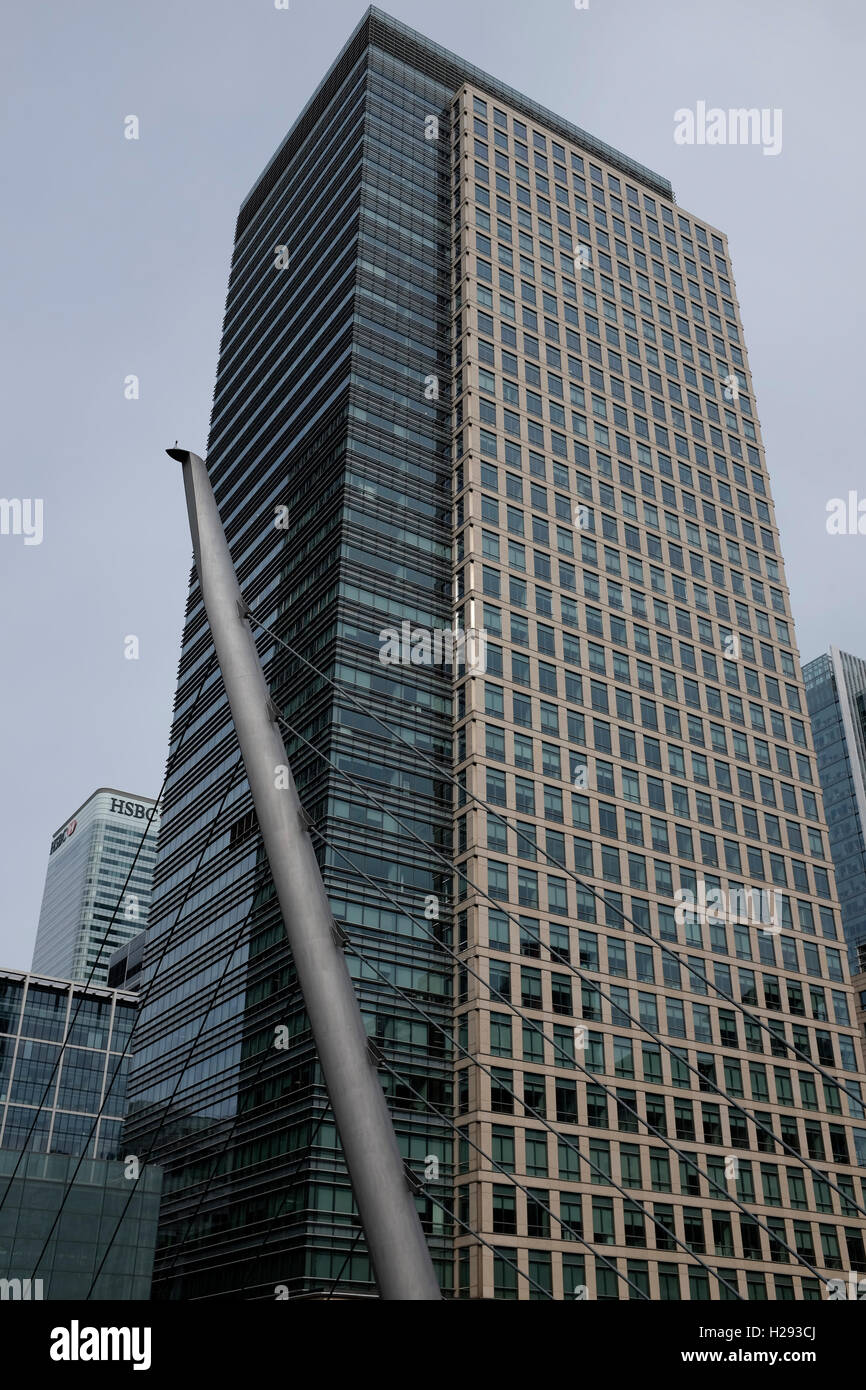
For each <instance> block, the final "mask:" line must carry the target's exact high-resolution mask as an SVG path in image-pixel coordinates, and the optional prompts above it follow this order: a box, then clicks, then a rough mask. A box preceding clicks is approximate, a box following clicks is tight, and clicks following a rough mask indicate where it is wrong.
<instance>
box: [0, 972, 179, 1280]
mask: <svg viewBox="0 0 866 1390" xmlns="http://www.w3.org/2000/svg"><path fill="white" fill-rule="evenodd" d="M135 1011H136V1000H135V996H134V995H132V994H129V993H122V992H120V991H118V990H109V989H99V988H87V989H85V988H83V987H82V986H80V985H75V984H73V983H71V982H70V981H68V980H55V979H49V978H47V977H41V976H37V975H31V974H25V973H22V972H21V971H14V970H2V971H0V1270H2V1273H3V1277H4V1281H5V1282H3V1283H2V1293H0V1297H2V1298H4V1299H31V1300H32V1299H39V1298H45V1299H63V1298H69V1299H82V1300H83V1299H85V1298H87V1297H88V1296H91V1297H94V1298H103V1299H105V1298H110V1299H146V1298H148V1297H149V1296H150V1276H151V1272H152V1268H153V1255H154V1248H155V1243H156V1230H157V1218H158V1214H159V1195H160V1190H161V1186H162V1173H161V1170H160V1169H159V1168H158V1167H157V1166H156V1165H155V1164H154V1165H150V1166H145V1167H143V1168H142V1170H141V1172H140V1175H139V1177H138V1180H137V1182H136V1184H135V1190H134V1192H133V1194H132V1198H131V1200H129V1201H128V1199H129V1196H130V1179H131V1174H130V1170H129V1168H128V1165H127V1164H126V1163H125V1162H124V1161H123V1160H124V1159H125V1158H127V1157H128V1156H127V1155H125V1154H124V1153H123V1151H122V1149H121V1130H122V1123H123V1114H124V1108H125V1103H126V1082H127V1066H128V1063H127V1058H126V1057H125V1056H124V1052H125V1050H126V1049H127V1045H128V1042H129V1037H130V1033H131V1030H132V1026H133V1022H134V1019H135ZM100 1111H101V1113H100ZM22 1149H26V1150H27V1152H26V1153H25V1154H24V1155H22V1153H21V1150H22ZM82 1158H83V1160H84V1161H83V1162H81V1163H79V1159H82ZM121 1218H122V1219H121ZM119 1220H120V1224H119V1225H118V1221H119ZM52 1228H53V1229H52ZM46 1242H48V1243H47V1244H46ZM109 1242H110V1243H111V1249H110V1250H109V1249H108V1246H109ZM43 1252H44V1253H43ZM103 1257H104V1264H103ZM97 1274H98V1276H99V1277H98V1279H96V1282H95V1283H94V1282H93V1281H94V1278H95V1276H97ZM36 1280H38V1281H39V1282H38V1283H37V1282H35V1281H36ZM28 1281H30V1283H28ZM91 1284H93V1288H92V1293H91Z"/></svg>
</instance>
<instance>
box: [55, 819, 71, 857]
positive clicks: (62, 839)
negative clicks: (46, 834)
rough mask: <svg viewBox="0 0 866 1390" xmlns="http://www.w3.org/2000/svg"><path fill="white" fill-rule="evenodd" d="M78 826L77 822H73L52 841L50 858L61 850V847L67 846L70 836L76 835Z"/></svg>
mask: <svg viewBox="0 0 866 1390" xmlns="http://www.w3.org/2000/svg"><path fill="white" fill-rule="evenodd" d="M77 825H78V821H77V820H71V821H70V822H69V824H68V825H67V826H66V827H65V829H63V830H61V831H60V832H59V833H58V834H57V835H55V836H54V839H53V840H52V841H51V849H50V850H49V851H48V853H49V856H50V855H52V854H53V853H54V851H55V850H56V849H59V848H60V846H61V845H65V844H66V841H67V840H68V839H69V837H70V835H74V834H75V829H76V826H77Z"/></svg>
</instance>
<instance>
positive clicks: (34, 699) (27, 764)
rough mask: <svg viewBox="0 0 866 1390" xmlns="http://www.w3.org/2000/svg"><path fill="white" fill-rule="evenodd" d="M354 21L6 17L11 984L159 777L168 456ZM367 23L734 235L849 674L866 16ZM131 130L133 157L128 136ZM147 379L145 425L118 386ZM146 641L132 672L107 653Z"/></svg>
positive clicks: (790, 13)
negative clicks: (105, 836)
mask: <svg viewBox="0 0 866 1390" xmlns="http://www.w3.org/2000/svg"><path fill="white" fill-rule="evenodd" d="M364 8H365V7H364V5H363V4H361V3H360V0H328V2H327V4H317V3H313V0H291V8H290V10H289V11H283V10H277V9H276V8H275V5H274V0H147V3H140V4H123V5H120V4H118V3H117V0H83V2H82V3H80V4H76V5H68V4H61V3H59V0H42V2H41V3H40V4H38V5H32V4H26V3H23V0H18V3H17V4H10V5H8V6H7V7H6V9H5V16H4V25H3V27H4V29H5V31H6V32H5V34H4V43H3V56H2V66H0V78H2V90H3V93H4V96H5V119H4V125H3V135H2V169H3V175H4V184H5V189H4V194H5V196H4V198H3V206H2V213H0V218H2V244H3V250H4V256H3V260H4V269H5V271H6V275H5V276H4V281H5V283H4V290H3V294H4V300H5V302H4V304H3V321H4V324H5V334H4V340H3V360H2V387H3V392H4V396H5V399H4V400H3V406H2V419H3V434H4V439H3V452H2V470H0V496H2V497H5V498H41V499H43V500H44V539H43V542H42V544H41V545H31V546H26V545H25V544H24V538H23V537H22V536H11V535H7V536H0V642H2V648H0V650H2V661H3V668H2V669H3V679H2V685H0V716H2V718H0V730H2V739H3V744H2V748H3V755H2V772H3V777H2V783H0V785H2V796H0V884H2V901H3V911H2V914H0V965H5V966H14V967H19V968H26V967H27V966H29V964H30V957H31V951H32V944H33V937H34V934H35V930H36V921H37V917H38V912H39V903H40V899H41V894H42V885H43V879H44V873H45V865H46V860H47V853H48V844H49V838H50V835H51V832H52V831H53V830H54V829H55V828H56V827H57V825H58V824H59V823H60V822H61V821H62V820H63V819H64V817H65V816H67V815H68V814H69V813H70V812H71V811H73V810H74V809H75V808H76V807H77V806H78V805H79V804H80V803H81V802H82V801H83V800H84V799H85V798H86V797H87V796H88V795H89V794H90V793H91V792H92V791H93V790H94V788H95V787H97V786H100V785H112V786H118V787H121V788H124V789H129V790H132V791H137V792H142V793H147V794H155V793H156V791H157V790H158V788H159V785H160V783H161V780H162V775H163V770H164V761H165V752H166V739H167V733H168V726H169V718H170V711H171V702H172V698H173V692H174V680H175V671H176V665H177V660H178V655H179V637H180V631H181V623H182V618H183V611H184V603H185V598H186V587H187V575H188V571H189V564H190V545H189V536H188V532H187V523H186V513H185V508H184V503H183V496H182V488H181V481H180V476H179V472H178V469H177V466H176V465H174V464H172V463H171V462H170V461H169V460H168V459H167V458H166V457H165V455H164V453H163V449H164V447H165V446H166V444H170V443H172V442H173V441H174V440H175V438H178V439H180V441H181V443H183V444H186V445H188V446H189V447H191V448H194V449H198V450H200V451H203V450H204V447H205V442H206V435H207V424H208V416H209V410H210V402H211V395H212V390H213V380H214V374H215V370H216V359H217V348H218V342H219V332H220V324H221V317H222V310H223V304H224V301H225V293H226V286H227V279H228V268H229V259H230V255H231V249H232V238H233V232H234V222H235V217H236V214H237V210H238V206H239V203H240V201H241V199H242V198H243V196H244V195H245V194H246V192H247V191H248V189H249V188H250V186H251V185H252V184H253V182H254V181H255V179H256V177H257V175H258V173H259V172H260V170H261V169H262V168H263V167H264V165H265V164H266V163H267V161H268V159H269V158H270V156H271V154H272V153H273V151H274V149H275V148H276V146H277V145H278V143H279V142H280V141H281V139H282V138H283V136H284V135H285V133H286V131H287V130H288V129H289V127H290V126H291V124H292V122H293V120H294V119H295V117H296V115H297V114H298V112H299V110H300V109H301V108H302V106H303V105H304V103H305V102H306V101H307V99H308V97H309V96H310V94H311V93H312V91H313V89H314V87H315V85H316V83H317V82H318V80H319V78H320V77H321V76H322V75H323V74H324V73H325V71H326V70H327V68H328V67H329V66H330V64H331V62H332V60H333V59H334V58H335V57H336V54H337V52H338V51H339V49H340V48H341V47H342V45H343V43H344V42H345V40H346V39H347V38H348V35H349V33H350V32H351V30H352V29H353V28H354V27H355V24H356V23H357V22H358V20H359V19H360V17H361V15H362V13H363V11H364ZM382 8H385V9H390V11H391V12H392V13H393V14H395V15H397V16H398V17H399V18H401V19H403V20H405V21H406V22H407V23H408V24H411V25H412V26H413V27H415V28H417V29H420V30H421V31H422V32H423V33H425V34H427V35H429V36H430V37H431V38H433V39H435V40H437V41H438V42H440V43H442V44H443V45H445V46H446V47H448V48H451V49H453V50H455V51H457V52H459V53H460V54H461V55H463V56H465V57H466V58H468V59H470V60H471V61H473V62H474V63H476V64H478V66H480V67H481V68H483V69H485V70H487V71H489V72H491V73H494V74H495V75H496V76H498V77H500V78H502V79H503V80H505V81H507V82H508V83H510V84H511V85H512V86H514V87H516V88H517V89H518V90H520V91H523V92H525V93H526V94H527V95H529V96H530V97H533V98H535V99H536V100H538V101H540V102H542V103H543V104H544V105H546V106H548V107H550V108H551V109H553V110H554V111H556V112H558V113H560V114H562V115H563V116H565V117H567V118H568V119H570V120H572V121H574V122H575V123H576V124H578V125H580V126H582V127H583V128H584V129H586V130H588V131H590V132H592V133H593V134H595V135H597V136H599V137H600V138H601V139H603V140H605V141H607V142H608V143H609V144H611V145H614V146H616V147H617V148H619V149H621V150H623V151H624V152H625V153H627V154H629V155H632V156H633V157H634V158H636V159H638V160H640V161H641V162H642V163H644V164H646V165H648V166H649V167H650V168H652V169H655V170H656V171H658V172H659V173H661V174H664V175H666V176H667V177H669V178H670V179H671V182H672V183H673V186H674V189H675V192H676V195H677V198H678V200H679V202H680V203H681V204H682V206H683V207H685V208H688V209H689V210H691V211H693V212H695V213H697V214H699V215H700V216H701V217H703V218H706V219H707V220H708V221H710V222H713V223H715V224H716V225H718V226H720V227H722V228H723V229H724V230H725V231H726V232H727V233H728V235H729V238H730V245H731V253H732V257H733V267H734V274H735V277H736V282H737V290H738V295H739V299H740V304H741V308H742V315H743V320H744V324H745V330H746V341H747V345H748V349H749V356H750V362H751V366H752V370H753V373H754V376H755V381H756V385H757V404H758V412H759V415H760V419H761V424H762V427H763V432H764V440H765V443H766V446H767V451H768V458H769V463H770V471H771V477H772V482H773V491H774V496H775V501H776V504H777V509H778V516H779V522H780V526H781V530H782V543H783V547H784V553H785V559H786V564H787V573H788V580H789V583H790V586H791V591H792V599H793V607H794V615H795V618H796V622H797V634H798V639H799V644H800V652H801V656H802V659H803V660H804V661H805V660H808V659H809V658H810V657H812V656H814V655H816V654H817V653H818V652H819V651H821V650H823V649H824V648H825V647H826V646H827V645H828V644H829V643H830V642H831V641H832V642H834V643H836V644H837V645H839V646H841V647H842V648H846V649H848V650H850V651H852V652H855V653H857V654H859V655H861V656H866V631H864V628H866V620H864V601H863V582H862V576H863V564H864V554H866V536H860V537H858V536H838V537H830V536H828V535H827V534H826V531H825V507H826V503H827V500H828V499H829V498H832V497H837V496H844V495H846V494H847V492H848V490H849V489H857V488H858V487H859V488H860V490H861V495H863V496H866V479H864V468H863V463H862V458H861V452H860V451H861V447H862V442H861V431H860V421H859V418H857V416H856V414H855V406H856V402H857V400H858V399H859V398H862V392H863V387H862V358H863V353H862V347H861V332H862V329H861V325H862V322H863V320H864V317H866V316H864V269H863V257H862V242H863V226H862V216H863V192H862V151H861V148H860V144H861V129H862V110H861V106H862V73H863V68H864V35H866V19H864V7H863V5H862V0H822V2H821V3H805V2H804V0H728V3H725V4H719V3H718V0H654V2H653V3H649V2H648V0H589V9H587V10H576V9H575V7H574V3H573V0H534V3H528V2H521V3H518V0H438V3H436V4H425V3H421V0H389V3H383V5H382ZM699 100H703V101H706V102H707V104H708V105H709V106H719V107H723V108H725V109H727V108H731V107H741V106H745V107H751V106H755V107H759V108H764V107H769V108H774V107H780V108H782V111H783V147H782V152H781V154H780V155H779V156H778V157H776V158H773V157H767V156H764V155H763V154H762V152H761V150H760V149H759V148H757V147H709V146H693V147H684V146H679V145H676V144H675V143H674V140H673V130H674V112H675V111H676V110H677V109H679V108H683V107H691V108H694V107H695V104H696V103H697V102H698V101H699ZM130 114H134V115H136V116H138V118H139V120H140V139H139V140H138V141H132V140H126V139H124V132H123V122H124V118H125V117H126V116H128V115H130ZM131 373H134V374H136V375H137V376H138V377H139V378H140V392H141V394H140V399H139V400H137V401H129V400H125V399H124V379H125V378H126V377H127V375H129V374H131ZM129 635H134V636H136V637H137V638H138V639H139V642H140V658H139V659H138V660H126V659H125V657H124V639H125V638H126V637H127V636H129Z"/></svg>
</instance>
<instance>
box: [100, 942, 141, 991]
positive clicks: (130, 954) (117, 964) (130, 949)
mask: <svg viewBox="0 0 866 1390" xmlns="http://www.w3.org/2000/svg"><path fill="white" fill-rule="evenodd" d="M146 938H147V932H143V931H142V932H139V933H138V936H134V937H133V938H132V940H131V941H126V942H124V944H123V945H122V946H120V947H118V949H117V950H116V951H115V952H114V955H113V956H111V957H110V958H109V961H108V987H109V989H125V990H138V989H140V988H141V972H142V970H143V969H144V943H145V940H146Z"/></svg>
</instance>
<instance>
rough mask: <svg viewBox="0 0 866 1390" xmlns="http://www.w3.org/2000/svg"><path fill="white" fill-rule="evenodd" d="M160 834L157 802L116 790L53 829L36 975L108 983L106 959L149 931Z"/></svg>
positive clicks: (101, 793) (103, 791)
mask: <svg viewBox="0 0 866 1390" xmlns="http://www.w3.org/2000/svg"><path fill="white" fill-rule="evenodd" d="M158 832H159V808H158V806H157V804H156V802H155V801H153V799H152V798H150V797H146V796H136V795H133V794H132V793H130V792H123V791H118V790H117V789H116V788H113V787H100V788H99V790H98V791H96V792H94V793H93V795H92V796H90V797H88V799H87V801H85V802H84V804H83V805H82V806H79V808H78V810H77V811H75V812H74V813H73V815H71V816H70V817H69V818H68V820H66V821H64V822H63V823H62V824H61V825H60V826H59V827H58V829H57V830H55V832H54V834H53V835H52V837H51V844H50V847H49V851H48V868H47V871H46V874H45V888H44V891H43V895H42V908H41V911H40V914H39V926H38V928H37V932H36V945H35V947H34V951H33V967H32V968H33V970H34V971H37V972H38V973H39V974H42V975H51V976H54V977H56V978H59V979H64V980H75V981H80V982H84V981H87V980H90V981H91V982H92V983H93V984H104V983H105V982H106V980H107V978H108V959H109V957H110V956H111V955H113V953H114V952H115V951H116V950H117V949H118V947H119V946H123V945H124V944H125V942H127V941H130V940H131V939H132V937H134V936H137V935H138V934H139V932H141V931H143V930H144V929H145V928H146V927H147V921H148V914H149V911H150V895H151V887H152V880H153V865H154V861H155V859H156V841H157V835H158ZM136 855H137V858H136Z"/></svg>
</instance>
